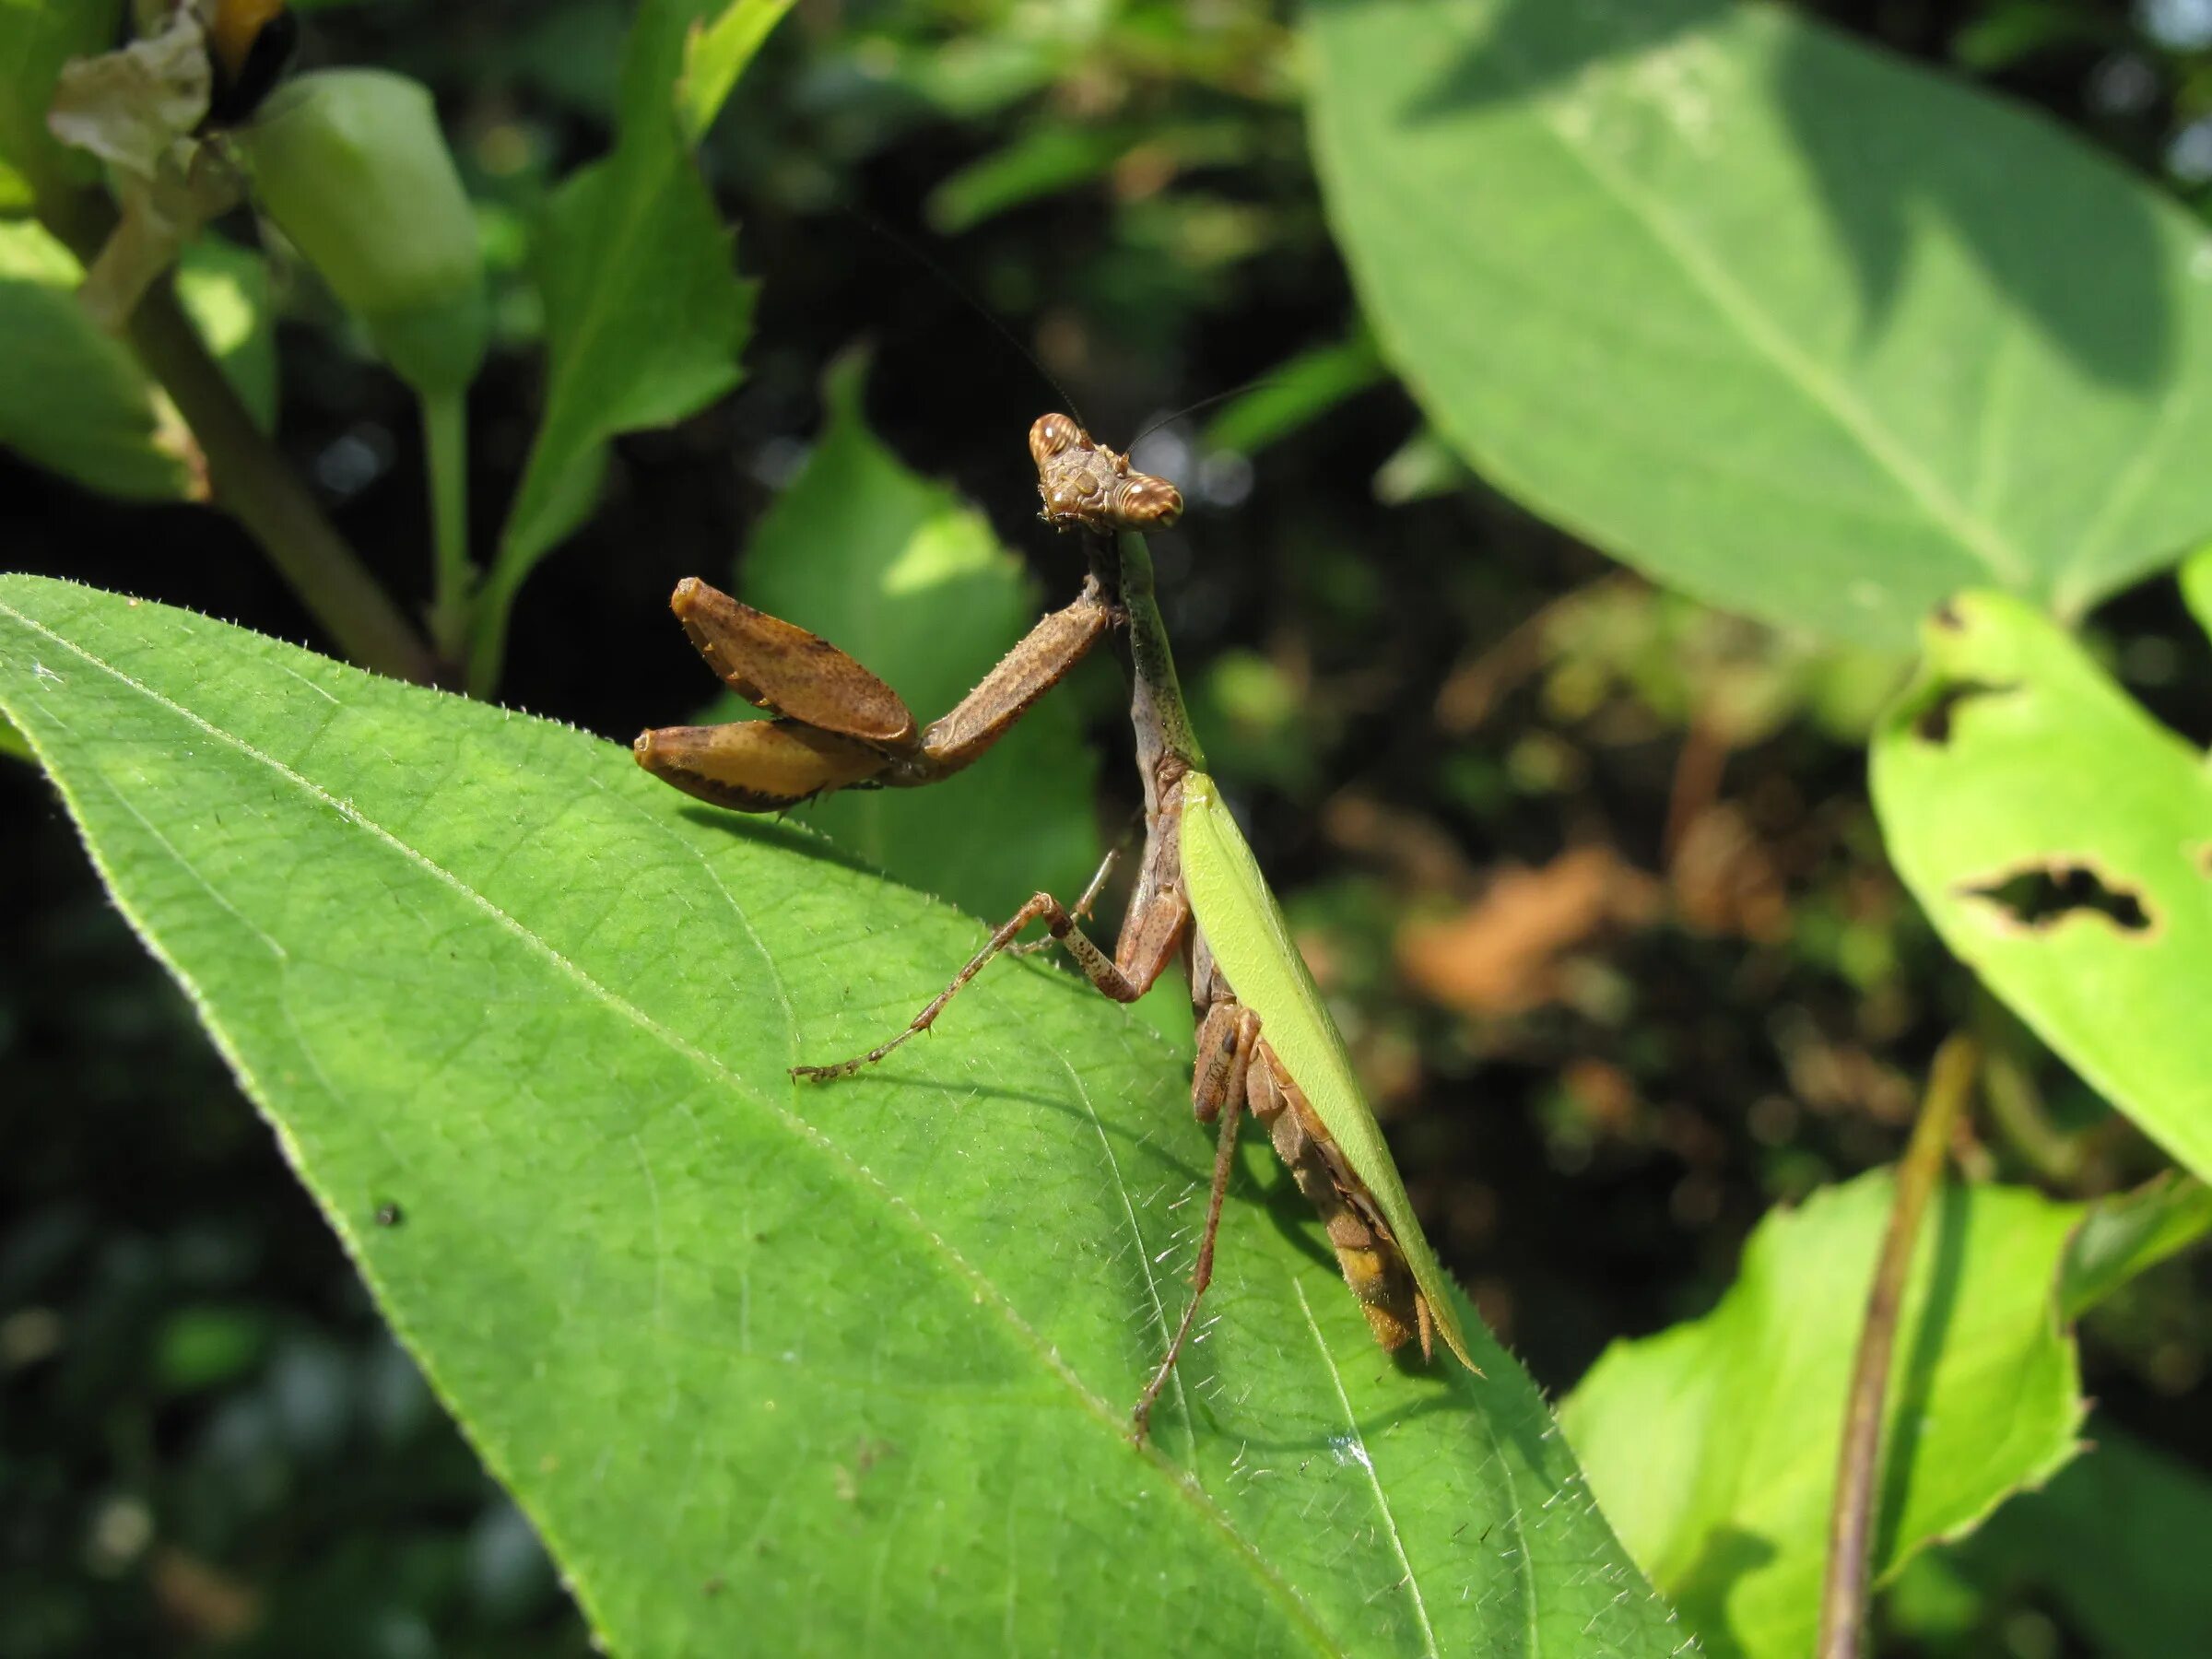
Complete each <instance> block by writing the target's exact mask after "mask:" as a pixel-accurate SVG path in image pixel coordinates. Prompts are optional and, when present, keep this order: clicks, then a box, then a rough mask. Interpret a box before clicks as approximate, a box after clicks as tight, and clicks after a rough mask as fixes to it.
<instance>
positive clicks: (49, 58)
mask: <svg viewBox="0 0 2212 1659" xmlns="http://www.w3.org/2000/svg"><path fill="white" fill-rule="evenodd" d="M122 16H123V0H0V180H6V183H7V186H8V187H6V188H0V194H11V195H15V196H17V197H18V198H21V199H24V200H28V198H29V196H30V195H32V194H47V193H49V192H53V191H58V190H61V189H64V188H66V187H67V186H69V185H72V184H81V183H85V182H89V181H91V180H94V179H97V178H98V177H99V176H100V170H99V166H98V164H97V163H95V162H94V161H93V159H92V158H91V157H89V156H88V155H85V154H84V153H82V152H81V151H77V150H72V149H70V148H68V147H65V146H64V145H63V144H61V143H60V142H59V141H57V140H56V139H55V138H54V136H53V134H51V133H49V132H48V131H47V130H46V109H47V106H48V105H49V104H51V103H53V88H54V82H55V81H56V80H58V79H59V78H60V76H61V73H62V65H64V64H65V63H67V62H68V61H69V60H70V59H71V58H73V57H89V56H90V55H91V54H92V53H98V52H105V51H106V50H107V49H108V48H109V47H110V46H111V45H112V44H113V43H114V39H115V26H116V23H117V21H118V19H120V18H121V17H122Z"/></svg>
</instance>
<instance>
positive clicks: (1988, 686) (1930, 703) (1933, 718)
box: [1912, 680, 2019, 745]
mask: <svg viewBox="0 0 2212 1659" xmlns="http://www.w3.org/2000/svg"><path fill="white" fill-rule="evenodd" d="M2018 689H2019V687H2018V684H2017V683H2014V684H2006V685H1995V684H1993V683H1992V682H1990V681H1988V680H1954V681H1953V682H1952V683H1951V684H1949V685H1947V686H1938V687H1937V688H1935V692H1934V694H1933V695H1931V696H1930V697H1929V699H1928V700H1927V702H1926V703H1925V704H1924V705H1923V706H1922V708H1921V711H1920V712H1919V713H1917V714H1915V715H1913V716H1912V732H1913V735H1915V736H1917V737H1919V738H1920V739H1921V740H1922V741H1923V742H1924V743H1933V744H1937V745H1941V744H1946V743H1948V742H1949V741H1950V740H1951V720H1952V717H1953V716H1954V715H1955V714H1956V713H1957V712H1958V709H1959V704H1960V703H1962V702H1966V701H1968V700H1971V699H1972V698H1976V697H2002V696H2004V695H2005V694H2006V692H2008V691H2017V690H2018Z"/></svg>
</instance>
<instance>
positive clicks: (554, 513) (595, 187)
mask: <svg viewBox="0 0 2212 1659" xmlns="http://www.w3.org/2000/svg"><path fill="white" fill-rule="evenodd" d="M712 9H713V8H712V7H711V6H707V5H705V4H704V0H646V4H645V6H643V8H642V9H641V11H640V13H639V15H638V20H637V22H636V24H635V25H634V26H633V27H632V29H631V31H630V39H629V49H628V51H627V53H626V54H625V56H624V60H623V67H622V92H621V100H620V115H619V132H618V137H617V140H616V144H615V148H614V153H613V154H612V155H610V156H608V157H606V159H604V160H601V161H597V162H594V163H593V164H592V165H591V166H589V167H586V168H583V169H582V170H580V171H578V172H576V173H575V174H574V175H572V176H571V178H570V179H569V180H568V181H567V182H565V183H563V184H562V185H561V187H560V189H559V191H558V192H556V193H555V194H554V196H553V199H552V202H551V203H550V205H549V206H547V211H546V218H545V222H544V225H543V226H542V228H541V229H540V232H539V236H538V242H537V249H536V256H535V266H536V271H537V277H538V282H539V285H540V286H541V288H543V290H544V293H545V301H546V350H547V357H548V359H549V364H548V374H547V387H546V409H545V414H544V416H543V417H542V418H541V420H540V422H539V425H538V430H537V437H536V440H535V442H534V443H533V445H532V447H531V451H530V459H529V462H528V464H527V465H525V467H524V473H523V481H522V483H521V484H520V486H518V487H517V488H516V491H515V498H514V502H513V504H512V507H511V508H510V510H509V512H508V519H507V527H506V530H505V533H504V534H503V535H502V536H501V539H500V550H499V556H498V559H497V561H496V562H495V563H494V565H493V568H492V571H491V574H490V577H489V579H488V582H487V586H486V592H485V595H484V610H483V617H482V621H481V625H480V629H481V637H480V639H479V641H478V644H477V652H476V665H475V669H474V683H475V684H477V686H478V687H479V688H483V687H487V686H489V685H490V684H492V683H493V682H494V681H495V680H496V679H497V677H498V669H499V664H500V658H501V656H502V655H503V654H504V652H505V647H506V628H507V616H508V612H509V609H510V608H511V607H512V605H513V603H514V595H515V594H516V592H517V591H518V590H519V589H520V588H521V586H522V584H523V582H524V580H525V579H526V578H527V577H528V576H529V574H530V571H532V570H533V569H534V568H535V566H536V564H537V561H538V560H539V559H542V558H544V557H545V556H546V554H547V552H549V551H550V550H551V549H552V548H553V547H554V546H555V545H556V544H557V543H559V541H560V540H561V539H562V538H563V537H564V536H566V535H568V534H569V532H570V531H571V530H573V529H574V528H575V527H576V525H577V524H578V523H579V522H581V521H582V518H583V517H584V516H585V515H586V514H587V513H588V512H590V511H591V506H592V502H593V500H594V499H595V497H596V495H597V492H598V487H599V481H600V478H601V477H602V476H603V473H604V469H605V467H606V445H607V444H608V443H609V442H611V441H613V440H614V439H615V438H616V437H618V436H619V435H620V434H621V433H624V432H631V431H637V430H640V429H644V428H649V427H661V426H669V425H673V424H674V423H675V422H677V421H679V420H682V419H684V418H687V417H688V416H691V415H693V414H696V413H697V412H698V411H699V410H700V409H702V408H704V407H705V406H707V405H708V404H711V403H712V402H713V401H714V400H715V399H716V398H718V397H720V396H721V395H722V394H724V393H725V392H727V391H729V390H730V389H731V388H732V387H734V386H735V385H736V383H737V381H738V378H739V371H738V365H737V357H738V353H739V352H740V351H742V350H743V349H744V347H745V342H746V340H747V338H748V337H749V336H750V335H751V332H752V317H753V297H754V285H753V284H751V283H748V282H743V281H740V280H739V279H738V277H737V274H736V272H735V269H734V268H733V265H732V263H731V261H732V252H733V238H732V236H731V233H730V232H729V231H728V230H726V229H724V227H723V223H722V218H721V215H720V213H719V211H718V210H717V209H716V207H715V206H714V198H713V196H712V194H710V193H709V191H708V189H707V186H706V181H705V180H704V179H702V178H701V177H700V172H699V167H698V163H697V160H696V159H695V158H694V157H693V155H692V153H691V147H690V145H689V143H688V141H687V139H686V135H685V122H686V120H687V119H689V120H696V119H697V118H698V117H699V115H700V107H699V105H698V103H697V101H696V99H697V96H698V94H697V93H696V91H693V90H686V92H685V96H686V97H688V98H690V99H692V100H693V101H691V102H690V103H688V104H686V105H684V107H683V108H681V109H679V100H678V93H679V81H680V80H681V77H682V76H684V73H685V63H686V57H685V53H686V43H687V41H688V38H689V37H688V29H689V28H690V27H691V25H692V22H693V20H694V19H695V18H697V17H698V16H699V15H700V14H701V13H703V12H705V11H708V10H712ZM725 66H726V65H725ZM711 78H712V77H711ZM699 84H700V83H698V82H689V83H685V87H686V88H696V87H697V86H698V85H699ZM724 90H725V91H726V90H727V88H726V87H725V88H724Z"/></svg>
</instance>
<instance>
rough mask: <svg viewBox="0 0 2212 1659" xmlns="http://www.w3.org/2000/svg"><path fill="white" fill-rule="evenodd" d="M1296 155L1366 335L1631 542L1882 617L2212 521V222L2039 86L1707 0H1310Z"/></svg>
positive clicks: (1496, 456) (1744, 580) (1573, 502)
mask: <svg viewBox="0 0 2212 1659" xmlns="http://www.w3.org/2000/svg"><path fill="white" fill-rule="evenodd" d="M1305 16H1306V19H1307V25H1306V26H1307V35H1308V39H1307V42H1306V43H1307V45H1308V46H1309V47H1310V48H1311V51H1310V52H1309V53H1308V55H1307V59H1306V61H1307V62H1308V63H1310V64H1311V65H1312V70H1313V81H1312V101H1311V108H1312V132H1313V146H1314V152H1315V157H1316V159H1317V162H1318V165H1319V168H1320V171H1321V176H1322V181H1323V183H1324V190H1325V194H1326V200H1327V205H1328V210H1329V215H1330V219H1331V222H1332V224H1333V226H1334V227H1335V232H1336V235H1337V237H1338V239H1339V241H1341V242H1342V244H1343V247H1344V250H1345V255H1346V258H1347V261H1348V262H1349V264H1350V265H1351V269H1352V274H1353V277H1354V278H1355V280H1356V282H1357V284H1358V287H1359V295H1360V300H1361V302H1362V305H1363V307H1364V308H1365V310H1366V312H1367V314H1368V317H1369V319H1370V320H1371V322H1372V324H1373V325H1374V328H1375V333H1376V336H1377V339H1378V341H1379V342H1380V344H1381V345H1382V351H1383V355H1384V357H1385V359H1387V360H1388V361H1389V362H1390V363H1391V364H1392V366H1393V367H1394V368H1395V369H1396V370H1397V371H1398V372H1399V373H1401V374H1402V375H1404V376H1405V377H1406V382H1407V383H1408V384H1409V385H1410V386H1411V387H1412V389H1413V391H1414V394H1415V395H1416V396H1417V397H1418V398H1419V400H1420V402H1421V405H1422V406H1423V408H1424V409H1425V410H1426V411H1427V412H1428V414H1429V417H1430V419H1431V420H1432V421H1433V422H1434V423H1435V424H1436V426H1437V428H1438V429H1439V430H1441V432H1442V433H1443V434H1444V435H1445V436H1446V437H1447V438H1449V439H1450V440H1451V441H1453V443H1454V444H1455V445H1456V446H1457V448H1458V449H1459V451H1460V453H1462V454H1464V455H1465V456H1466V458H1467V459H1468V460H1469V461H1470V462H1471V463H1473V464H1474V465H1476V466H1477V468H1478V469H1480V470H1481V471H1482V472H1483V473H1484V474H1485V475H1486V476H1487V477H1489V478H1490V479H1492V480H1493V481H1495V482H1496V483H1497V484H1499V485H1500V486H1501V487H1502V488H1506V489H1508V490H1511V491H1512V493H1513V494H1514V495H1516V496H1518V497H1519V498H1520V499H1521V500H1524V501H1525V502H1527V503H1528V504H1529V505H1530V506H1532V507H1533V508H1535V510H1536V511H1537V512H1541V513H1543V514H1545V515H1546V516H1547V517H1548V518H1551V519H1553V520H1555V521H1556V522H1558V523H1559V524H1564V525H1567V526H1569V527H1570V528H1571V529H1573V530H1574V531H1575V532H1577V533H1578V534H1580V535H1583V536H1585V537H1587V538H1588V539H1589V540H1591V541H1592V542H1594V544H1595V545H1597V546H1598V547H1604V548H1606V549H1607V550H1608V551H1610V552H1612V553H1614V554H1616V555H1618V557H1620V558H1622V559H1627V560H1629V561H1630V563H1632V564H1634V565H1636V566H1637V567H1638V568H1640V569H1641V570H1644V571H1649V572H1650V573H1652V574H1653V575H1654V576H1657V577H1659V578H1661V579H1662V580H1665V581H1666V582H1673V583H1676V584H1678V585H1679V586H1681V587H1683V588H1685V589H1687V590H1688V591H1689V592H1691V593H1693V594H1698V595H1700V597H1703V598H1706V599H1709V600H1712V601H1713V602H1714V603H1717V604H1720V605H1724V606H1730V607H1732V608H1736V609H1740V610H1745V611H1748V612H1750V613H1752V614H1754V615H1756V616H1759V617H1762V618H1768V619H1770V620H1772V621H1777V622H1783V623H1792V624H1796V625H1799V626H1802V627H1805V628H1808V629H1814V630H1815V631H1817V632H1819V633H1822V634H1825V635H1828V636H1830V637H1840V638H1855V639H1858V640H1862V641H1867V642H1870V643H1876V644H1902V643H1905V642H1907V641H1909V640H1910V639H1911V637H1912V628H1913V625H1914V623H1915V622H1916V621H1917V620H1918V618H1920V617H1921V616H1922V615H1924V613H1925V612H1926V611H1927V610H1928V609H1930V608H1931V607H1932V606H1934V605H1935V604H1936V603H1937V602H1938V601H1939V600H1941V599H1942V598H1944V597H1945V596H1946V595H1947V594H1950V593H1951V592H1953V591H1955V590H1957V589H1959V588H1964V587H1970V586H1983V587H1991V586H1994V587H2004V588H2007V589H2011V590H2013V591H2016V592H2018V593H2021V594H2027V595H2029V596H2030V597H2031V598H2033V599H2034V600H2036V601H2037V602H2038V603H2039V604H2042V605H2046V606H2051V607H2053V608H2054V609H2056V610H2057V611H2058V612H2059V613H2060V614H2062V615H2065V616H2077V615H2079V614H2080V613H2081V612H2082V611H2083V610H2084V609H2086V608H2087V607H2088V606H2089V605H2090V604H2091V603H2092V602H2093V601H2095V600H2096V599H2097V598H2098V597H2100V595H2102V594H2109V593H2112V591H2113V590H2114V589H2116V588H2118V587H2120V586H2122V585H2124V583H2126V582H2129V581H2131V580H2133V579H2134V578H2136V577H2138V576H2141V575H2143V574H2145V573H2147V572H2148V571H2153V570H2156V569H2158V568H2159V567H2160V566H2161V565H2163V564H2166V563H2168V562H2171V560H2172V559H2174V558H2175V557H2177V556H2178V555H2179V554H2180V553H2182V552H2183V551H2184V550H2185V549H2186V547H2188V545H2189V544H2190V543H2191V542H2192V541H2193V540H2194V539H2196V538H2198V537H2201V536H2202V535H2205V534H2206V532H2207V531H2212V468H2206V467H2204V466H2199V465H2193V464H2192V458H2193V457H2195V456H2198V455H2201V454H2204V453H2206V452H2207V451H2212V396H2208V395H2206V388H2207V387H2212V246H2207V243H2206V236H2205V229H2204V227H2203V225H2202V224H2201V223H2199V222H2198V221H2197V219H2196V218H2195V217H2194V215H2192V214H2190V213H2188V212H2186V211H2184V210H2183V208H2181V207H2180V206H2177V205H2176V204H2174V203H2173V202H2171V201H2170V200H2168V199H2166V198H2165V197H2163V196H2161V195H2159V194H2158V193H2156V192H2155V191H2153V190H2151V189H2150V188H2148V187H2147V185H2145V184H2144V183H2143V182H2141V181H2140V180H2138V179H2136V178H2135V177H2134V176H2132V175H2131V174H2130V173H2129V172H2127V171H2125V170H2124V169H2123V168H2122V167H2120V166H2119V165H2118V164H2116V163H2115V162H2113V161H2112V160H2110V159H2106V158H2104V157H2103V156H2101V155H2100V154H2098V153H2097V152H2096V151H2095V150H2093V149H2091V148H2090V147H2088V145H2086V144H2084V143H2083V142H2082V141H2080V140H2079V139H2077V138H2075V137H2072V136H2070V135H2067V134H2065V133H2063V132H2061V131H2060V130H2059V129H2058V128H2057V127H2055V126H2053V125H2052V124H2049V123H2048V122H2046V121H2044V120H2043V119H2042V118H2041V117H2040V116H2037V115H2035V114H2032V113H2030V112H2026V111H2024V110H2020V109H2018V108H2015V107H2013V106H2011V105H2009V104H2007V103H2006V102H2004V101H2003V100H1998V99H1995V98H1993V97H1991V96H1988V95H1986V94H1983V93H1979V92H1975V91H1972V90H1970V89H1968V88H1963V87H1960V86H1957V85H1955V84H1953V83H1951V82H1948V81H1947V80H1945V79H1943V78H1942V77H1940V76H1936V75H1935V74H1932V73H1930V72H1928V71H1926V70H1924V69H1921V68H1916V67H1913V66H1912V65H1907V64H1905V63H1903V62H1901V61H1900V60H1899V59H1897V58H1895V57H1892V56H1890V55H1888V53H1882V52H1879V51H1876V50H1871V49H1869V48H1867V47H1865V46H1861V45H1857V44H1855V43H1853V42H1852V41H1848V40H1846V39H1844V38H1842V37H1841V36H1840V35H1838V34H1837V33H1835V32H1834V31H1832V30H1831V29H1828V28H1826V27H1824V26H1823V25H1821V24H1820V23H1818V22H1817V21H1814V20H1812V19H1810V18H1806V17H1804V16H1802V15H1801V14H1800V12H1799V11H1798V10H1797V9H1796V8H1792V7H1785V6H1764V5H1745V4H1737V3H1736V0H1635V3H1634V4H1623V3H1622V0H1450V3H1444V4H1440V3H1438V0H1316V4H1313V5H1312V6H1309V7H1308V8H1307V9H1306V13H1305Z"/></svg>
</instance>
